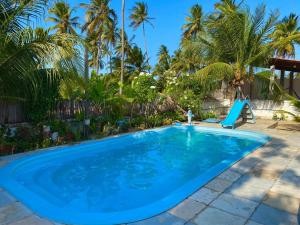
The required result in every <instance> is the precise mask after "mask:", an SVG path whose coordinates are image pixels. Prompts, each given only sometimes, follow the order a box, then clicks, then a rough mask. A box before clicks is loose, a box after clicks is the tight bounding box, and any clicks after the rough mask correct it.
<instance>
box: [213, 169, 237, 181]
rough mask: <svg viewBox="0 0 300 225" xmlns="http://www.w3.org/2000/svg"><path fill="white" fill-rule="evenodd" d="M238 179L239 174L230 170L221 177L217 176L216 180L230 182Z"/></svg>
mask: <svg viewBox="0 0 300 225" xmlns="http://www.w3.org/2000/svg"><path fill="white" fill-rule="evenodd" d="M240 177H241V174H239V173H237V172H235V171H234V170H232V169H228V170H226V171H225V172H224V173H222V174H221V175H219V176H218V178H221V179H224V180H228V181H231V182H234V181H236V180H237V179H239V178H240Z"/></svg>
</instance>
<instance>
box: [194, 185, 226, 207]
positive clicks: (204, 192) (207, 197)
mask: <svg viewBox="0 0 300 225" xmlns="http://www.w3.org/2000/svg"><path fill="white" fill-rule="evenodd" d="M219 194H220V192H217V191H214V190H211V189H208V188H201V189H200V190H199V191H197V192H196V193H195V194H193V195H192V196H191V197H190V198H191V199H193V200H196V201H198V202H202V203H204V204H206V205H208V204H209V203H211V202H212V201H213V200H215V199H216V198H217V197H218V195H219Z"/></svg>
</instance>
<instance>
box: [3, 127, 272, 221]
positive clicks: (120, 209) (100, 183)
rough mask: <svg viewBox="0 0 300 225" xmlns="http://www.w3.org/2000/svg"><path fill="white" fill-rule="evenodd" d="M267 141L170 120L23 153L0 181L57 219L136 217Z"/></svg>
mask: <svg viewBox="0 0 300 225" xmlns="http://www.w3.org/2000/svg"><path fill="white" fill-rule="evenodd" d="M267 141H268V137H267V136H265V135H262V134H257V133H251V132H242V131H232V130H221V129H213V128H203V127H196V126H170V127H166V128H161V129H153V130H148V131H142V132H136V133H132V134H126V135H121V136H119V137H113V138H107V139H104V140H100V141H92V142H86V143H83V144H79V145H74V146H68V147H63V148H58V149H56V150H54V151H53V150H52V151H46V152H43V153H38V154H34V155H32V156H27V157H24V158H23V159H20V160H17V161H15V162H13V163H11V164H10V165H8V166H7V167H5V168H3V169H1V170H0V186H2V187H3V188H5V189H6V190H7V191H9V192H10V193H12V194H13V195H15V196H16V197H17V198H18V199H19V200H20V201H22V202H23V203H24V204H25V205H27V206H28V207H29V208H31V209H32V210H34V211H35V212H36V213H37V214H39V215H41V216H43V217H47V218H49V219H52V220H55V221H57V222H62V223H67V224H119V223H127V222H133V221H137V220H141V219H145V218H148V217H151V216H154V215H156V214H159V213H161V212H163V211H165V210H168V209H169V208H171V207H173V206H175V205H176V204H178V203H179V202H180V201H182V200H183V199H185V198H186V197H188V196H189V195H191V194H192V193H193V192H195V191H196V190H197V189H199V188H200V187H201V186H202V185H204V184H205V183H207V182H208V181H209V180H210V179H212V178H213V177H215V176H216V175H218V174H219V173H221V172H222V171H224V170H225V169H226V168H228V167H229V166H230V165H231V164H233V163H234V162H236V161H237V160H239V159H241V158H242V157H243V156H245V154H247V153H249V152H251V151H253V150H255V149H256V148H258V147H259V146H261V145H263V144H264V143H266V142H267Z"/></svg>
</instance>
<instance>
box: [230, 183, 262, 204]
mask: <svg viewBox="0 0 300 225" xmlns="http://www.w3.org/2000/svg"><path fill="white" fill-rule="evenodd" d="M267 192H268V190H266V189H261V188H257V187H253V186H250V185H247V184H240V183H235V184H233V185H232V186H231V187H230V188H229V189H228V190H227V191H226V193H228V194H232V195H235V196H238V197H241V198H246V199H249V200H252V201H256V202H260V201H261V200H262V199H263V198H264V197H265V195H266V194H267Z"/></svg>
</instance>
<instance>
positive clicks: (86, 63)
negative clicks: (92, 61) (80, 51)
mask: <svg viewBox="0 0 300 225" xmlns="http://www.w3.org/2000/svg"><path fill="white" fill-rule="evenodd" d="M84 78H85V80H88V79H89V50H88V48H87V47H85V49H84Z"/></svg>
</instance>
